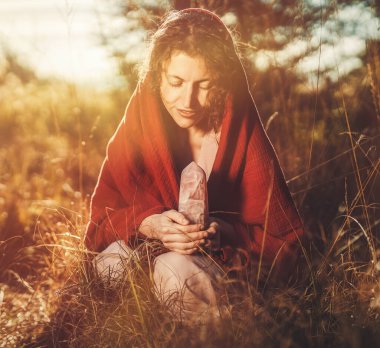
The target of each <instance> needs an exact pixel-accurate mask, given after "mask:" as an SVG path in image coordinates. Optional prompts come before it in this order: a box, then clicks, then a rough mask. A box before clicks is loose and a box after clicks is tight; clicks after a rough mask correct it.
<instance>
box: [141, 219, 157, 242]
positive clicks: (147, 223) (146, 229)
mask: <svg viewBox="0 0 380 348" xmlns="http://www.w3.org/2000/svg"><path fill="white" fill-rule="evenodd" d="M154 215H156V214H154ZM154 215H150V216H148V217H146V218H145V219H144V220H143V221H141V224H140V226H139V228H138V229H137V230H138V232H139V233H142V234H143V235H144V236H146V237H148V238H152V239H155V238H156V237H157V236H156V233H155V231H154V223H153V221H152V220H153V219H154V218H153V217H154Z"/></svg>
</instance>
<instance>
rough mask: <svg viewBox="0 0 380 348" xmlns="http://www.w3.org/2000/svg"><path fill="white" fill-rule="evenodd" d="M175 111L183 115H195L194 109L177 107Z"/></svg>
mask: <svg viewBox="0 0 380 348" xmlns="http://www.w3.org/2000/svg"><path fill="white" fill-rule="evenodd" d="M177 111H178V112H179V114H180V115H181V116H183V117H194V116H195V115H196V112H195V111H194V110H183V109H177Z"/></svg>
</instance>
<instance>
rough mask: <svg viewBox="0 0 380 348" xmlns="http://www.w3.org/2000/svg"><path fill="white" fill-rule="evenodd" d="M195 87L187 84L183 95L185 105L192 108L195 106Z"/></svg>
mask: <svg viewBox="0 0 380 348" xmlns="http://www.w3.org/2000/svg"><path fill="white" fill-rule="evenodd" d="M195 92H196V91H195V88H194V87H193V86H192V85H190V84H189V85H188V86H186V88H185V90H184V95H183V107H184V108H186V109H191V108H192V107H193V106H194V98H195Z"/></svg>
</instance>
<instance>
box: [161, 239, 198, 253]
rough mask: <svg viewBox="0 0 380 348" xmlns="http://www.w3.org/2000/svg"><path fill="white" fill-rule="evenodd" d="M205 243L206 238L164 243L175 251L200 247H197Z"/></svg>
mask: <svg viewBox="0 0 380 348" xmlns="http://www.w3.org/2000/svg"><path fill="white" fill-rule="evenodd" d="M203 243H204V240H201V241H195V242H188V243H180V242H169V243H164V246H165V247H166V248H168V249H170V250H173V251H177V250H182V251H186V250H192V249H198V248H197V247H198V246H200V245H201V244H203Z"/></svg>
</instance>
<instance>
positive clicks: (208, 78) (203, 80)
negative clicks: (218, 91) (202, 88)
mask: <svg viewBox="0 0 380 348" xmlns="http://www.w3.org/2000/svg"><path fill="white" fill-rule="evenodd" d="M166 76H167V77H170V78H173V79H178V80H181V81H185V80H184V79H183V78H182V77H180V76H177V75H172V74H166ZM210 81H211V78H210V77H206V78H204V79H201V80H197V81H194V82H196V83H202V82H210Z"/></svg>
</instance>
